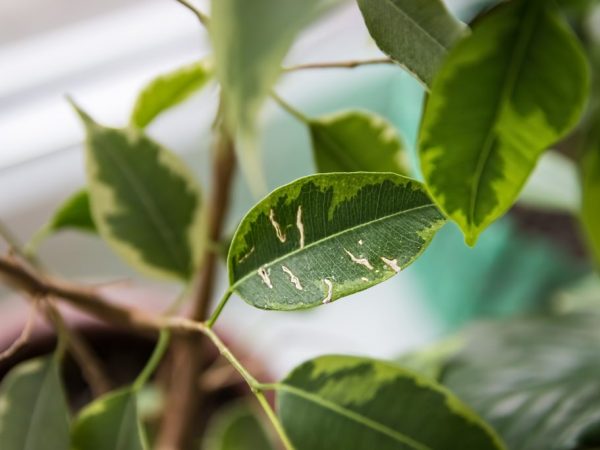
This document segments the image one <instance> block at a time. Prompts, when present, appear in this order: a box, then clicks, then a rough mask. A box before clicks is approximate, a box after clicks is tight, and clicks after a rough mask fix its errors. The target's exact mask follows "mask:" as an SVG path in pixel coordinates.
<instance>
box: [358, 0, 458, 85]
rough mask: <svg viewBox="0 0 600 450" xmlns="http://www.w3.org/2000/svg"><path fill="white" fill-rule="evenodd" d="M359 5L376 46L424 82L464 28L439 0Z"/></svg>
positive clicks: (366, 0) (365, 0)
mask: <svg viewBox="0 0 600 450" xmlns="http://www.w3.org/2000/svg"><path fill="white" fill-rule="evenodd" d="M358 6H359V7H360V10H361V12H362V15H363V17H364V19H365V23H366V25H367V28H368V29H369V33H370V34H371V36H372V37H373V39H374V40H375V42H376V43H377V46H378V47H379V48H380V49H381V50H382V51H383V52H384V53H386V54H388V55H389V56H390V57H391V58H392V59H394V60H395V61H397V62H398V63H400V64H401V65H403V66H404V67H405V68H406V69H407V70H408V71H409V72H411V73H412V74H413V75H414V76H415V77H416V78H417V79H418V80H420V81H421V82H422V83H423V84H424V85H426V86H429V85H431V82H432V80H433V77H434V75H435V74H436V72H437V70H438V69H439V67H440V65H441V63H442V61H443V60H444V58H445V57H446V55H447V53H448V50H449V49H450V48H451V47H452V45H453V44H454V43H455V42H456V41H457V40H458V39H459V38H460V37H461V36H463V35H464V34H465V33H466V30H467V29H466V27H465V25H464V24H463V23H461V22H460V21H458V20H457V19H455V18H454V17H453V16H452V14H450V13H449V12H448V10H447V9H446V7H445V6H444V3H443V2H442V1H441V0H420V1H417V2H416V1H414V0H358Z"/></svg>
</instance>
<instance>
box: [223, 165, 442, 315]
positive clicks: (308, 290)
mask: <svg viewBox="0 0 600 450" xmlns="http://www.w3.org/2000/svg"><path fill="white" fill-rule="evenodd" d="M444 223H445V219H444V218H443V216H442V215H441V214H440V212H439V211H438V209H437V208H436V207H435V205H434V204H433V202H432V201H431V199H430V198H429V197H428V196H427V194H426V193H425V190H424V189H423V187H422V185H421V184H420V183H418V182H416V181H413V180H411V179H409V178H404V177H402V176H400V175H395V174H389V173H387V174H378V173H364V172H362V173H332V174H322V175H314V176H309V177H305V178H301V179H299V180H296V181H294V182H293V183H290V184H288V185H287V186H283V187H281V188H279V189H277V190H275V191H274V192H272V193H271V194H270V195H268V196H267V197H266V198H265V199H264V200H262V201H261V202H260V203H259V204H258V205H256V206H255V207H254V208H253V209H252V210H251V211H250V212H249V213H248V214H247V215H246V217H245V218H244V220H243V221H242V223H241V224H240V226H239V228H238V230H237V232H236V234H235V236H234V238H233V241H232V244H231V247H230V250H229V256H228V266H229V279H230V283H231V285H232V289H233V290H234V291H236V292H237V293H238V294H239V295H240V296H241V297H242V298H243V299H244V300H246V301H247V302H248V303H250V304H251V305H253V306H256V307H258V308H263V309H277V310H295V309H304V308H311V307H314V306H318V305H321V304H323V303H329V302H331V301H334V300H336V299H338V298H341V297H344V296H346V295H349V294H352V293H354V292H358V291H361V290H363V289H366V288H368V287H371V286H373V285H375V284H378V283H381V282H382V281H384V280H387V279H388V278H390V277H392V276H393V275H395V274H396V273H397V272H399V271H400V270H401V269H404V268H405V267H407V266H408V265H410V264H411V263H412V262H413V261H414V260H415V259H416V258H417V257H418V256H419V255H420V254H421V252H423V251H424V250H425V248H426V247H427V245H428V244H429V242H430V241H431V239H432V238H433V236H434V234H435V232H436V231H437V230H438V229H439V228H440V227H441V226H442V225H443V224H444Z"/></svg>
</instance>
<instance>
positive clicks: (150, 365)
mask: <svg viewBox="0 0 600 450" xmlns="http://www.w3.org/2000/svg"><path fill="white" fill-rule="evenodd" d="M170 339H171V332H170V331H169V330H165V329H164V330H161V332H160V335H159V336H158V342H157V344H156V347H154V351H153V352H152V356H150V359H149V360H148V362H147V363H146V367H144V369H143V370H142V372H141V373H140V374H139V375H138V377H137V378H136V380H135V381H134V382H133V390H135V391H139V390H140V389H141V388H142V387H143V386H144V385H145V384H146V383H147V382H148V380H149V379H150V377H151V376H152V374H153V373H154V371H155V370H156V368H157V367H158V364H159V363H160V362H161V360H162V358H163V356H164V354H165V352H166V351H167V348H168V347H169V340H170Z"/></svg>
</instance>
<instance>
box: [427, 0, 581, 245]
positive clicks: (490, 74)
mask: <svg viewBox="0 0 600 450" xmlns="http://www.w3.org/2000/svg"><path fill="white" fill-rule="evenodd" d="M550 49H551V50H550ZM588 78H589V76H588V69H587V63H586V60H585V56H584V55H583V53H582V50H581V48H580V46H579V44H578V42H577V40H576V39H575V38H574V36H573V35H572V33H571V32H570V30H569V29H568V28H567V26H566V25H565V24H564V23H563V21H562V20H561V17H560V13H559V12H558V11H557V10H556V7H555V5H554V2H550V1H547V0H513V1H510V2H502V3H501V4H500V5H499V6H498V7H496V8H495V9H493V10H492V11H491V12H489V13H488V14H486V15H484V16H483V17H482V18H481V19H480V20H479V21H477V22H476V23H475V25H474V27H473V33H472V34H471V35H470V36H469V37H467V38H465V39H464V40H462V41H460V42H459V43H458V44H457V45H456V46H455V47H454V48H453V49H452V50H451V52H450V54H449V56H448V59H447V60H446V62H445V63H444V65H443V67H442V68H441V69H440V71H439V73H438V75H437V77H436V78H435V82H434V83H433V86H432V90H431V95H430V97H429V101H428V103H427V105H426V108H425V113H424V117H423V123H422V126H421V134H420V156H421V168H422V171H423V175H424V177H425V180H426V182H427V186H428V188H429V191H430V192H431V193H432V195H433V197H434V198H435V199H436V201H437V202H438V204H439V205H440V207H441V208H442V209H443V210H444V211H445V212H446V214H447V215H448V216H450V217H451V218H452V219H453V220H455V221H456V222H457V223H458V225H459V226H460V227H461V228H462V230H463V232H464V233H465V236H466V240H467V242H468V243H469V244H470V245H473V244H475V242H476V240H477V238H478V236H479V234H480V233H481V231H483V230H484V229H485V228H486V227H487V226H488V225H489V224H491V223H492V222H493V221H495V220H496V219H497V218H498V217H500V216H501V215H502V214H504V213H505V212H506V211H507V209H508V208H509V207H510V206H512V204H513V203H514V201H515V200H516V198H517V196H518V194H519V192H520V191H521V188H522V187H523V185H524V183H525V181H527V178H528V177H529V175H530V173H531V171H532V170H533V168H534V167H535V165H536V162H537V159H538V158H539V156H540V155H541V154H542V152H543V151H544V150H546V149H547V148H548V147H549V146H551V145H552V144H554V143H555V142H557V141H558V140H560V139H561V138H562V137H563V136H565V135H566V133H568V132H569V130H571V129H572V128H573V126H574V125H575V124H576V123H577V122H578V120H579V117H580V115H581V113H582V110H583V108H584V105H585V100H586V96H587V92H588V85H589V79H588ZM540 80H543V83H542V82H540Z"/></svg>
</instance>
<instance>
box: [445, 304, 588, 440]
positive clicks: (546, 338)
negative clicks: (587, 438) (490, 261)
mask: <svg viewBox="0 0 600 450" xmlns="http://www.w3.org/2000/svg"><path fill="white" fill-rule="evenodd" d="M599 320H600V316H598V315H597V314H593V313H589V312H588V313H584V314H572V315H566V316H557V317H534V318H525V319H518V320H514V319H513V320H511V321H498V322H487V323H485V322H484V323H481V324H479V325H478V326H475V327H473V329H472V330H471V331H470V333H469V334H468V335H467V339H468V341H467V342H468V344H467V346H466V347H465V349H464V350H463V351H462V352H461V353H460V354H459V356H458V357H457V358H456V360H455V361H454V362H452V363H451V364H450V365H449V366H448V367H447V368H446V369H445V371H444V377H443V382H444V384H446V385H447V386H448V387H449V388H450V389H452V390H453V391H454V392H455V393H456V394H457V395H458V396H459V397H460V398H462V399H463V400H464V401H465V402H466V403H468V404H469V405H470V406H472V407H473V408H474V409H475V410H476V411H478V412H479V413H480V414H481V415H482V416H483V417H484V418H485V419H487V420H488V421H489V422H490V423H491V425H492V426H493V427H494V428H495V429H496V430H497V431H498V432H499V433H500V435H501V436H502V437H503V438H504V439H505V441H506V443H507V445H508V447H509V448H510V449H512V450H574V449H576V448H579V447H578V445H579V444H581V436H582V435H583V434H586V433H587V432H588V431H589V430H590V429H591V428H593V427H597V426H599V425H600V385H599V384H598V379H599V378H600V359H598V348H599V347H600V328H599V327H598V321H599ZM594 444H595V445H600V439H599V440H596V441H595V442H594Z"/></svg>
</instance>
